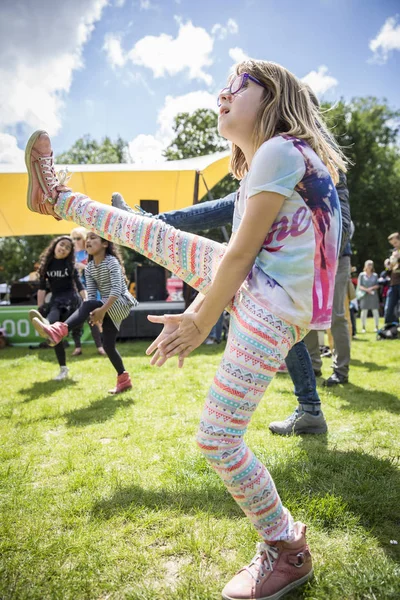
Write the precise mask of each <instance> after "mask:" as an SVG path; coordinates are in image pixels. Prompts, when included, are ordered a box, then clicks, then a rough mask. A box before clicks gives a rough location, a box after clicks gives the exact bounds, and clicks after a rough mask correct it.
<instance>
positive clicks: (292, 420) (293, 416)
mask: <svg viewBox="0 0 400 600" xmlns="http://www.w3.org/2000/svg"><path fill="white" fill-rule="evenodd" d="M298 417H299V409H298V408H295V410H294V411H293V412H292V414H291V415H289V416H288V417H287V419H285V422H286V423H289V424H290V425H293V424H294V423H295V421H296V420H297V419H298Z"/></svg>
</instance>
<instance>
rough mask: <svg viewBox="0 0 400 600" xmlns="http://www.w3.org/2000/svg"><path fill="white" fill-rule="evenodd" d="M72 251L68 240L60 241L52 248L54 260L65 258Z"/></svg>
mask: <svg viewBox="0 0 400 600" xmlns="http://www.w3.org/2000/svg"><path fill="white" fill-rule="evenodd" d="M71 250H72V244H71V242H70V241H69V240H67V239H63V240H60V241H59V242H58V243H57V244H56V247H55V248H54V256H55V257H56V258H67V256H69V254H70V253H71Z"/></svg>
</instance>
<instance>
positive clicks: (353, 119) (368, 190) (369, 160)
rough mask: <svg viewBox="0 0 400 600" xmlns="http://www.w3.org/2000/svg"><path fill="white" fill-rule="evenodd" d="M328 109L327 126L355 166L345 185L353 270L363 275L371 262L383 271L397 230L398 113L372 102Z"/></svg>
mask: <svg viewBox="0 0 400 600" xmlns="http://www.w3.org/2000/svg"><path fill="white" fill-rule="evenodd" d="M324 108H325V109H327V112H326V113H325V118H326V120H327V122H328V125H329V126H330V128H331V129H332V131H333V132H334V134H335V136H336V138H337V140H338V142H339V144H340V145H341V146H342V148H343V151H344V153H345V154H346V156H347V157H348V158H349V159H350V161H351V163H352V164H350V165H349V170H348V174H347V180H348V186H349V192H350V205H351V215H352V219H353V222H354V225H355V233H354V237H353V240H352V246H353V252H354V257H353V264H354V265H355V266H356V267H357V268H358V269H359V270H360V269H362V267H363V264H364V261H365V260H367V259H372V260H373V261H374V262H375V268H376V270H377V271H380V270H382V268H383V261H384V259H385V258H387V256H388V252H389V248H390V246H389V244H388V241H387V236H388V235H389V234H390V233H392V232H393V231H397V230H398V229H399V225H398V215H399V212H400V191H399V190H400V149H399V146H398V145H397V142H398V133H399V124H400V121H399V119H400V111H399V110H394V109H392V108H390V107H389V106H388V104H387V102H386V101H385V100H378V99H377V98H372V97H367V98H354V99H353V100H351V101H350V102H344V101H343V100H341V101H340V102H338V103H337V104H335V105H334V106H332V107H331V106H329V105H325V106H324Z"/></svg>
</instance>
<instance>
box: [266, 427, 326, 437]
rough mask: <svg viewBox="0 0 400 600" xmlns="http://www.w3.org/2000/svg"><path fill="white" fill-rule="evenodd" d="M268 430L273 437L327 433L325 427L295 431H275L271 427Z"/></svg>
mask: <svg viewBox="0 0 400 600" xmlns="http://www.w3.org/2000/svg"><path fill="white" fill-rule="evenodd" d="M269 430H270V431H271V433H274V434H275V435H304V434H308V433H310V434H313V435H322V434H323V433H328V428H327V427H326V428H325V427H321V428H319V429H313V430H310V429H300V430H297V431H293V430H292V431H277V430H276V429H275V430H274V429H272V428H271V427H270V428H269Z"/></svg>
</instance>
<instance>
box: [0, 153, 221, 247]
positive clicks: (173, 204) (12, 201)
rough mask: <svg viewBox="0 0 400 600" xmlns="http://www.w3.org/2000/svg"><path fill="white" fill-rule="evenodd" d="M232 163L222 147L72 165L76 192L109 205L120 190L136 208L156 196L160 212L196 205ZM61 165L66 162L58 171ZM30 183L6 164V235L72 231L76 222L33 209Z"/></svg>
mask: <svg viewBox="0 0 400 600" xmlns="http://www.w3.org/2000/svg"><path fill="white" fill-rule="evenodd" d="M228 165H229V152H218V153H216V154H211V155H209V156H199V157H196V158H189V159H185V160H176V161H168V162H165V163H160V164H153V165H136V164H112V165H71V167H70V168H69V170H70V172H71V173H72V174H73V176H72V179H71V182H70V183H71V186H72V188H73V189H74V191H77V192H82V193H84V194H86V195H88V196H89V197H90V198H92V199H93V200H98V201H99V202H103V203H104V204H109V203H110V201H111V194H112V193H113V192H116V191H117V192H120V193H121V194H122V195H123V196H124V198H125V200H126V202H127V203H128V204H129V205H130V206H132V207H134V205H135V204H138V205H140V204H141V203H142V205H143V206H144V207H145V206H146V203H145V202H144V201H146V200H147V201H148V200H153V201H154V200H155V201H158V212H165V211H168V210H176V209H179V208H184V207H185V206H189V205H190V204H196V203H197V202H198V200H199V199H200V198H202V197H203V196H204V194H205V193H206V192H207V188H209V189H210V188H212V187H213V186H214V185H216V184H217V183H218V182H219V181H220V180H221V179H222V178H223V177H225V175H226V174H227V173H228ZM59 168H65V167H56V170H58V169H59ZM205 182H206V185H205ZM27 185H28V175H27V173H26V170H24V169H22V168H13V167H11V168H10V167H9V166H7V165H0V237H7V236H18V235H43V234H51V235H52V234H55V235H60V234H63V233H69V232H70V231H71V229H72V228H73V225H72V223H68V222H66V221H56V220H55V219H53V217H43V216H41V215H38V214H36V213H33V212H31V211H30V210H29V209H28V208H27V206H26V191H27ZM153 206H157V205H153Z"/></svg>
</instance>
